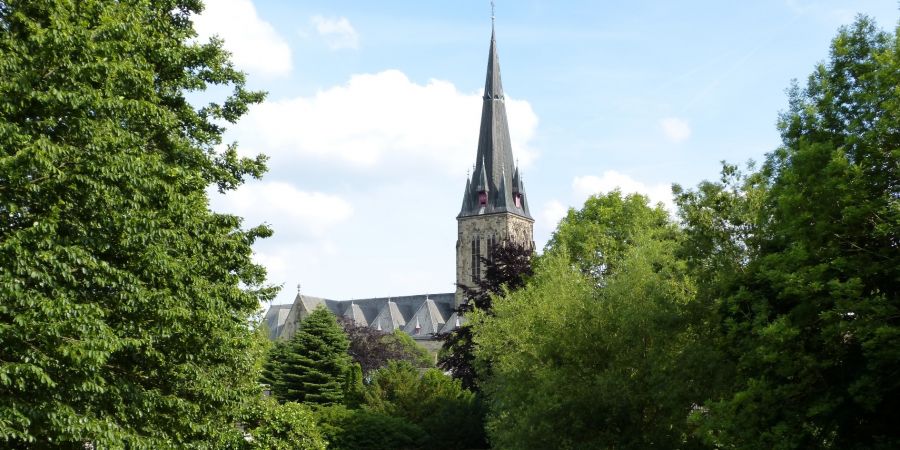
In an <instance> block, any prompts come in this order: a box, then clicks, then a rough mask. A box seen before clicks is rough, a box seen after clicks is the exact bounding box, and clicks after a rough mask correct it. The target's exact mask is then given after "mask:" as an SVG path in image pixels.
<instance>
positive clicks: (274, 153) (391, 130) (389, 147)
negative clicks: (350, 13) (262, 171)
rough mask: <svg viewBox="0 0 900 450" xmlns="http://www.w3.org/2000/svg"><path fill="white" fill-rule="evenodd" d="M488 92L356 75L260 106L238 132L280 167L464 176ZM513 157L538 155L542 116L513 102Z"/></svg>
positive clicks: (395, 75) (396, 75)
mask: <svg viewBox="0 0 900 450" xmlns="http://www.w3.org/2000/svg"><path fill="white" fill-rule="evenodd" d="M481 105H482V99H481V94H480V93H471V94H464V93H461V92H459V91H458V90H457V89H456V87H455V86H454V85H453V84H452V83H450V82H447V81H441V80H430V81H429V82H428V83H427V84H424V85H423V84H417V83H415V82H413V81H411V80H410V79H409V78H407V77H406V75H404V74H403V73H402V72H400V71H397V70H387V71H384V72H380V73H376V74H361V75H354V76H352V77H351V78H350V81H349V82H348V83H347V84H345V85H342V86H335V87H331V88H329V89H326V90H324V91H320V92H318V93H317V94H316V95H314V96H311V97H296V98H289V99H283V100H276V101H267V102H265V103H263V104H261V105H255V106H253V107H252V108H251V110H250V113H249V114H248V115H247V116H246V117H245V118H244V119H242V120H241V122H240V123H239V124H238V125H237V127H236V128H235V130H234V131H235V133H236V135H237V139H238V140H239V141H240V142H241V143H242V146H241V147H242V148H243V149H244V151H247V152H248V153H251V154H252V153H253V152H263V153H266V154H267V155H269V156H271V157H272V159H273V161H276V160H277V161H278V164H291V163H295V162H296V161H297V160H298V159H317V160H323V161H332V162H338V163H341V164H346V165H349V166H354V167H357V168H374V167H377V166H380V165H384V164H386V163H387V162H391V163H393V164H394V165H395V166H398V165H405V166H410V165H412V166H414V167H417V168H421V167H422V165H423V164H425V165H429V166H431V167H433V168H438V169H439V170H443V171H446V172H447V173H452V174H459V173H462V172H464V171H465V169H466V167H468V165H469V164H471V162H472V158H473V157H474V155H475V149H476V146H477V142H478V126H479V117H480V116H481ZM506 106H507V110H508V114H509V123H510V134H511V138H512V144H513V151H514V153H515V154H516V156H517V157H519V159H520V162H521V163H522V165H523V166H526V167H527V165H528V163H530V162H531V161H532V160H533V159H534V157H535V152H534V151H533V150H532V149H531V148H530V147H529V145H528V143H529V141H530V140H531V139H532V138H533V136H534V133H535V130H536V128H537V123H538V118H537V115H535V113H534V111H533V110H532V109H531V105H530V104H529V103H528V102H526V101H523V100H513V99H509V98H507V99H506Z"/></svg>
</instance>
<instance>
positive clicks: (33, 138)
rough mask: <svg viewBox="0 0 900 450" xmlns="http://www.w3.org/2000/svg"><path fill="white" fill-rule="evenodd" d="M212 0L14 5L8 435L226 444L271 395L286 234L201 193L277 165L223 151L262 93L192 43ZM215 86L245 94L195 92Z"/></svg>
mask: <svg viewBox="0 0 900 450" xmlns="http://www.w3.org/2000/svg"><path fill="white" fill-rule="evenodd" d="M200 9H201V3H200V2H199V1H197V0H147V1H140V2H110V1H101V0H81V1H77V2H76V1H66V0H27V1H26V0H4V1H3V2H2V3H0V298H2V299H3V301H2V302H0V398H2V399H3V401H2V402H0V446H3V447H10V446H12V447H17V446H22V445H33V444H34V443H35V442H38V441H41V442H53V443H55V444H54V445H59V446H80V445H81V444H82V443H83V442H92V443H94V444H95V445H97V446H102V447H108V448H122V447H126V446H128V447H132V448H166V447H172V446H174V445H176V444H177V445H179V446H185V447H191V446H196V447H203V446H213V447H214V446H215V444H213V443H214V442H217V441H218V439H220V438H222V437H223V436H225V435H230V434H232V433H234V432H235V431H234V427H233V423H234V422H235V419H236V417H237V414H238V410H239V409H240V406H241V404H242V403H243V399H245V398H247V397H248V396H250V395H253V394H252V393H253V392H255V390H256V387H255V378H256V376H255V374H254V372H255V370H256V369H255V359H256V357H257V355H258V346H257V342H258V341H257V340H255V339H253V331H252V327H251V326H249V323H250V320H251V318H252V317H253V315H254V313H256V311H257V309H258V308H259V302H260V301H263V300H266V299H268V298H271V296H272V295H273V291H272V290H271V289H269V288H265V287H263V286H262V284H261V283H262V282H263V281H264V270H263V269H262V268H261V267H260V266H257V265H255V264H253V263H252V262H251V259H250V256H251V244H252V243H253V242H254V240H255V239H257V238H260V237H265V236H268V235H269V234H270V233H271V231H270V230H269V229H267V228H266V227H256V228H253V229H250V230H242V229H241V219H240V218H238V217H235V216H230V215H223V214H215V213H213V212H211V211H210V210H209V208H208V201H207V196H206V188H207V187H208V186H209V185H211V184H214V185H216V186H217V187H218V188H219V189H220V190H229V189H233V188H235V187H236V186H238V185H240V184H241V183H242V182H243V181H244V179H245V178H246V177H248V176H249V177H258V176H260V174H261V173H262V172H263V171H264V170H265V166H264V158H263V157H261V156H260V157H258V158H256V159H244V158H239V157H238V156H237V152H236V148H235V147H234V146H233V145H232V146H230V147H229V148H228V149H227V150H226V151H224V152H221V153H217V152H216V151H214V148H216V146H218V145H219V144H220V143H221V139H222V133H223V131H224V128H223V125H224V124H226V123H233V122H235V121H236V120H237V119H238V118H239V117H240V116H241V115H243V114H244V113H245V112H246V111H247V107H248V105H249V104H251V103H256V102H259V101H261V100H262V99H263V94H262V93H259V92H251V91H247V90H246V89H245V88H244V75H243V74H241V73H240V72H238V71H236V70H235V69H234V67H233V66H232V65H231V63H230V61H229V57H228V54H227V53H226V52H225V51H224V50H223V49H222V46H221V42H219V41H215V40H213V41H212V42H206V43H195V42H194V41H193V39H194V38H195V37H196V33H195V32H194V30H193V27H192V23H191V21H190V15H191V14H193V13H196V12H199V11H200ZM212 85H222V86H229V87H231V88H232V89H233V91H232V93H231V95H229V96H228V97H227V98H225V99H224V100H223V101H221V102H218V103H210V104H209V105H207V106H205V107H203V108H200V109H196V108H194V107H193V106H192V105H191V104H190V103H189V102H188V101H187V100H186V97H185V95H186V94H187V93H189V92H199V91H203V90H205V89H206V88H207V87H208V86H212ZM4 442H5V444H4ZM126 444H127V445H126Z"/></svg>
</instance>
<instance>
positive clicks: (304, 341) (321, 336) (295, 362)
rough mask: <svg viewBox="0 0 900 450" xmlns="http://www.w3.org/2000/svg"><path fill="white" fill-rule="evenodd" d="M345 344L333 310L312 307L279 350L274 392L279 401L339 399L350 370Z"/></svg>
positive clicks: (347, 341) (335, 401) (344, 388)
mask: <svg viewBox="0 0 900 450" xmlns="http://www.w3.org/2000/svg"><path fill="white" fill-rule="evenodd" d="M349 347H350V341H349V340H348V339H347V335H346V334H344V330H343V329H342V328H341V326H340V325H339V324H338V322H337V319H335V317H334V314H331V313H330V312H329V311H328V310H327V309H325V308H324V307H322V306H320V307H318V308H316V309H315V310H313V312H311V313H310V314H309V316H307V317H306V318H304V319H303V321H301V322H300V325H299V327H298V329H297V333H296V334H294V336H293V337H292V338H291V340H290V341H288V343H287V344H286V346H285V348H284V350H283V352H282V353H281V354H280V358H281V360H280V361H278V363H277V364H278V365H279V366H280V367H279V369H278V375H277V376H278V380H277V381H276V383H275V395H276V396H277V397H278V399H279V400H281V401H295V402H305V403H320V404H331V403H342V402H343V401H344V393H345V391H346V388H347V386H346V385H347V379H348V376H349V375H350V374H351V370H352V365H351V362H352V360H351V359H350V355H349V354H348V353H347V349H348V348H349Z"/></svg>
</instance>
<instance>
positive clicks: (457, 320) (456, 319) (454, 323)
mask: <svg viewBox="0 0 900 450" xmlns="http://www.w3.org/2000/svg"><path fill="white" fill-rule="evenodd" d="M465 323H466V319H465V317H461V316H460V315H459V313H457V312H456V311H454V312H453V314H451V315H450V317H449V318H447V323H445V324H444V326H443V327H441V331H440V332H441V333H448V332H450V331H453V330H455V329H457V328H459V327H460V326H461V325H465Z"/></svg>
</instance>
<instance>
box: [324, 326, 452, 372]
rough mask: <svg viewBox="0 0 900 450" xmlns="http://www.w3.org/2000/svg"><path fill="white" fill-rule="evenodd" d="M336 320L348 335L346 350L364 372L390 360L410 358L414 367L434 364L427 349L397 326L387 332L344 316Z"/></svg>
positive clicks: (370, 370) (381, 365)
mask: <svg viewBox="0 0 900 450" xmlns="http://www.w3.org/2000/svg"><path fill="white" fill-rule="evenodd" d="M338 322H339V323H340V324H341V327H342V328H343V329H344V332H345V333H346V334H347V337H348V338H349V339H350V347H349V349H348V353H349V354H350V357H352V358H353V360H354V361H356V362H357V363H358V364H359V365H360V367H361V368H362V371H363V374H366V375H368V374H369V373H371V372H372V371H373V370H376V369H379V368H382V367H385V366H386V365H387V363H388V362H389V361H409V362H410V363H412V364H413V365H415V366H416V367H432V366H434V359H433V358H432V356H431V354H430V353H428V350H427V349H425V348H424V347H422V346H421V345H419V344H417V343H416V341H415V340H413V338H411V337H410V336H409V335H408V334H406V333H404V332H403V331H401V330H399V329H398V330H394V331H393V332H392V333H386V332H384V331H379V330H376V329H373V328H371V327H365V326H358V325H356V324H355V323H354V322H353V321H352V320H350V319H348V318H346V317H339V318H338Z"/></svg>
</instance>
